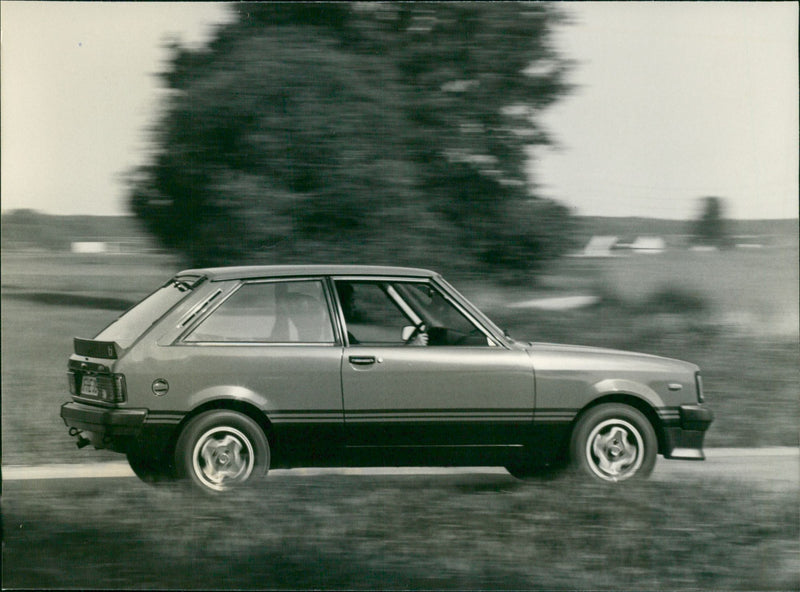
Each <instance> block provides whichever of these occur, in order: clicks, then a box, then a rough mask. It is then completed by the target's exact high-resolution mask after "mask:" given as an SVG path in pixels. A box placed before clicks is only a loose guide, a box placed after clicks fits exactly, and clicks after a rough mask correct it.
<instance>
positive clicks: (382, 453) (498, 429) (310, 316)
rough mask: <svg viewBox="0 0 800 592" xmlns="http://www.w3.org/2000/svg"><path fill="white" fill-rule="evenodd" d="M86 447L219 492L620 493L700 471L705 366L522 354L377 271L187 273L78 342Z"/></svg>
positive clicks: (427, 288) (163, 477) (478, 322)
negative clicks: (562, 489)
mask: <svg viewBox="0 0 800 592" xmlns="http://www.w3.org/2000/svg"><path fill="white" fill-rule="evenodd" d="M68 379H69V380H68V382H69V388H70V393H71V400H70V401H68V402H66V403H64V404H63V405H62V407H61V417H62V418H63V419H64V422H65V423H66V425H67V427H68V428H69V432H70V434H71V435H72V436H73V437H75V438H76V439H77V444H78V446H79V447H83V446H86V445H89V444H92V445H93V446H94V447H95V448H98V449H103V448H105V449H110V450H112V451H117V452H120V453H123V454H125V455H126V456H127V459H128V461H129V463H130V466H131V468H132V469H133V471H134V472H135V473H136V475H138V476H139V477H140V478H141V479H142V480H144V481H146V482H148V483H162V482H171V481H182V482H184V483H189V484H193V485H194V486H196V487H197V488H199V489H200V490H202V491H205V492H208V493H212V494H215V493H221V492H225V491H229V490H231V489H233V488H236V487H239V486H244V485H248V484H249V485H252V484H255V483H257V482H258V481H259V479H260V478H262V477H263V476H264V475H266V473H267V471H268V470H269V469H270V468H277V467H282V468H291V467H308V466H409V465H411V466H426V465H441V466H504V467H506V468H507V469H508V471H509V472H510V473H511V474H512V475H514V476H516V477H520V478H528V477H534V476H536V475H541V474H549V473H552V472H559V471H564V470H567V469H570V468H572V469H574V471H575V472H576V473H578V474H583V475H585V476H587V477H589V478H592V479H596V480H600V481H607V482H621V481H626V480H629V479H635V478H644V477H646V476H648V475H649V474H650V473H651V472H652V470H653V467H654V465H655V462H656V457H657V455H658V454H661V455H663V456H664V457H665V458H671V459H689V460H703V459H704V458H705V457H704V454H703V439H704V435H705V432H706V430H707V429H708V427H709V425H710V424H711V422H712V419H713V416H712V413H711V411H710V410H709V409H708V408H707V407H705V406H704V405H703V389H702V381H701V376H700V371H699V369H698V367H697V366H695V365H694V364H690V363H687V362H682V361H678V360H673V359H669V358H663V357H658V356H653V355H646V354H641V353H631V352H623V351H617V350H612V349H603V348H595V347H581V346H573V345H559V344H550V343H537V342H533V343H523V342H520V341H517V340H515V339H512V338H511V337H510V336H509V335H508V334H507V332H505V331H503V330H501V329H500V328H498V327H497V325H495V324H494V323H493V322H492V321H491V320H490V319H489V318H488V317H487V316H486V315H484V314H483V313H482V312H481V311H480V310H479V309H478V308H477V307H476V306H474V305H473V304H471V303H470V302H469V301H468V300H467V299H466V298H465V297H464V296H462V295H461V294H460V293H459V292H458V291H457V290H456V289H455V288H453V287H452V286H451V285H450V284H449V283H448V282H447V281H446V280H445V279H444V278H443V277H442V276H441V275H440V274H438V273H435V272H433V271H429V270H425V269H412V268H403V267H381V266H361V265H324V266H323V265H303V266H289V265H283V266H246V267H218V268H207V269H190V270H186V271H181V272H179V273H177V274H176V275H175V276H174V277H172V278H171V279H169V280H168V281H167V282H166V283H164V284H163V285H162V286H161V287H160V288H158V289H157V290H156V291H155V292H153V293H152V294H151V295H149V296H148V297H146V298H145V299H144V300H142V301H141V302H140V303H138V304H137V305H135V306H133V307H132V308H131V309H129V310H128V311H127V312H125V313H124V314H122V315H121V316H120V317H119V318H118V319H116V320H115V321H114V322H112V323H111V324H110V325H108V326H107V327H106V328H105V329H103V330H102V331H100V333H99V334H97V335H96V336H95V337H94V338H93V339H85V338H77V337H76V338H75V339H74V353H73V354H72V355H71V356H70V358H69V361H68Z"/></svg>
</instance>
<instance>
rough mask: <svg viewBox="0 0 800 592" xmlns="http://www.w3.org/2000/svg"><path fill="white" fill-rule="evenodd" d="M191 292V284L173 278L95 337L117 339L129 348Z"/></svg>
mask: <svg viewBox="0 0 800 592" xmlns="http://www.w3.org/2000/svg"><path fill="white" fill-rule="evenodd" d="M190 292H191V287H190V284H188V283H187V282H183V281H180V280H172V281H170V282H169V283H168V284H165V285H164V286H162V287H161V288H159V289H158V290H156V291H155V292H153V293H152V294H150V296H148V297H147V298H145V299H144V300H142V301H141V302H140V303H139V304H137V305H136V306H134V307H133V308H130V309H129V310H128V311H127V312H125V313H124V314H123V315H122V316H120V317H119V318H118V319H117V320H116V321H114V322H113V323H111V324H110V325H109V326H108V327H106V328H105V329H103V330H102V331H101V332H100V333H99V334H98V335H97V336H96V337H95V339H96V340H98V341H115V342H117V343H118V344H119V345H120V346H121V347H122V348H127V347H129V346H131V345H132V344H133V342H134V341H136V340H137V339H138V338H139V337H140V336H141V335H142V333H144V332H145V331H146V330H147V329H149V328H150V327H151V326H152V325H153V324H154V323H155V322H156V321H158V320H159V319H160V318H161V317H163V316H164V315H165V314H166V313H167V312H168V311H169V310H170V309H171V308H172V307H173V306H175V305H176V304H178V303H179V302H180V301H181V300H183V299H184V298H186V296H188V295H189V293H190Z"/></svg>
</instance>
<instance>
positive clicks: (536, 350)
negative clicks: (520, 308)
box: [525, 342, 699, 372]
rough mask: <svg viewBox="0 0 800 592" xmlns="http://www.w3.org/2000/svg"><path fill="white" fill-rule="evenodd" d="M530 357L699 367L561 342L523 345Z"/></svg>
mask: <svg viewBox="0 0 800 592" xmlns="http://www.w3.org/2000/svg"><path fill="white" fill-rule="evenodd" d="M525 349H527V350H528V352H529V353H530V355H531V357H532V358H534V359H536V357H537V356H546V357H559V358H570V359H575V360H583V361H588V360H596V361H597V362H602V363H604V364H612V365H622V366H625V367H629V368H630V367H642V368H653V369H656V368H658V369H661V370H676V371H684V372H696V371H698V370H699V368H698V367H697V366H696V365H695V364H692V363H690V362H684V361H682V360H676V359H674V358H666V357H663V356H656V355H652V354H643V353H639V352H631V351H624V350H618V349H611V348H604V347H591V346H586V345H568V344H563V343H544V342H531V343H528V344H527V345H526V346H525Z"/></svg>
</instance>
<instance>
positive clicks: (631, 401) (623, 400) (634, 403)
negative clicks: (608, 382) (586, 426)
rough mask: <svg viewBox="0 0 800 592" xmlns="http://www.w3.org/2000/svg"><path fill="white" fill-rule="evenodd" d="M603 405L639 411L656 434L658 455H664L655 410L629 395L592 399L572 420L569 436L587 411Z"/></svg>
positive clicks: (661, 435) (610, 394) (603, 396)
mask: <svg viewBox="0 0 800 592" xmlns="http://www.w3.org/2000/svg"><path fill="white" fill-rule="evenodd" d="M605 403H620V404H622V405H628V406H629V407H633V408H634V409H636V410H637V411H640V412H641V413H642V415H644V416H645V418H646V419H647V421H649V422H650V425H651V426H653V431H654V432H655V433H656V440H657V441H658V453H659V454H664V450H665V448H666V437H665V435H664V429H663V425H662V424H661V420H660V419H659V417H658V413H656V410H655V409H654V408H653V406H652V405H651V404H650V403H649V402H648V401H646V400H645V399H642V398H641V397H638V396H636V395H633V394H631V393H607V394H604V395H601V396H599V397H597V398H595V399H592V401H591V402H589V403H588V404H587V405H585V406H584V407H583V408H582V409H581V410H580V411H578V413H577V414H576V415H575V418H574V419H573V420H572V425H571V426H570V434H571V433H572V432H573V431H574V429H575V426H576V425H577V424H578V421H580V419H581V417H583V416H584V415H586V412H587V411H589V410H590V409H593V408H595V407H598V406H599V405H603V404H605Z"/></svg>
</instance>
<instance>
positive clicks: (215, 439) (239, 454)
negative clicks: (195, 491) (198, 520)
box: [175, 410, 270, 493]
mask: <svg viewBox="0 0 800 592" xmlns="http://www.w3.org/2000/svg"><path fill="white" fill-rule="evenodd" d="M269 463H270V450H269V443H268V442H267V438H266V436H265V435H264V431H263V430H262V429H261V427H260V426H259V425H258V424H257V423H256V422H255V421H253V420H252V419H251V418H250V417H248V416H247V415H244V414H242V413H239V412H237V411H228V410H214V411H207V412H205V413H202V414H200V415H198V416H197V417H195V418H194V419H192V420H191V421H190V422H189V423H188V424H187V425H186V427H185V428H184V429H183V432H181V435H180V437H179V438H178V444H177V446H176V447H175V467H176V469H177V473H178V476H180V477H182V478H188V479H189V480H190V481H191V482H192V484H193V485H195V486H196V487H198V488H199V489H201V490H203V491H205V492H208V493H221V492H224V491H228V490H230V489H232V488H234V487H241V486H244V485H249V484H252V483H253V482H255V481H257V480H259V479H260V478H262V477H263V476H264V475H265V474H266V473H267V470H268V469H269Z"/></svg>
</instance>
